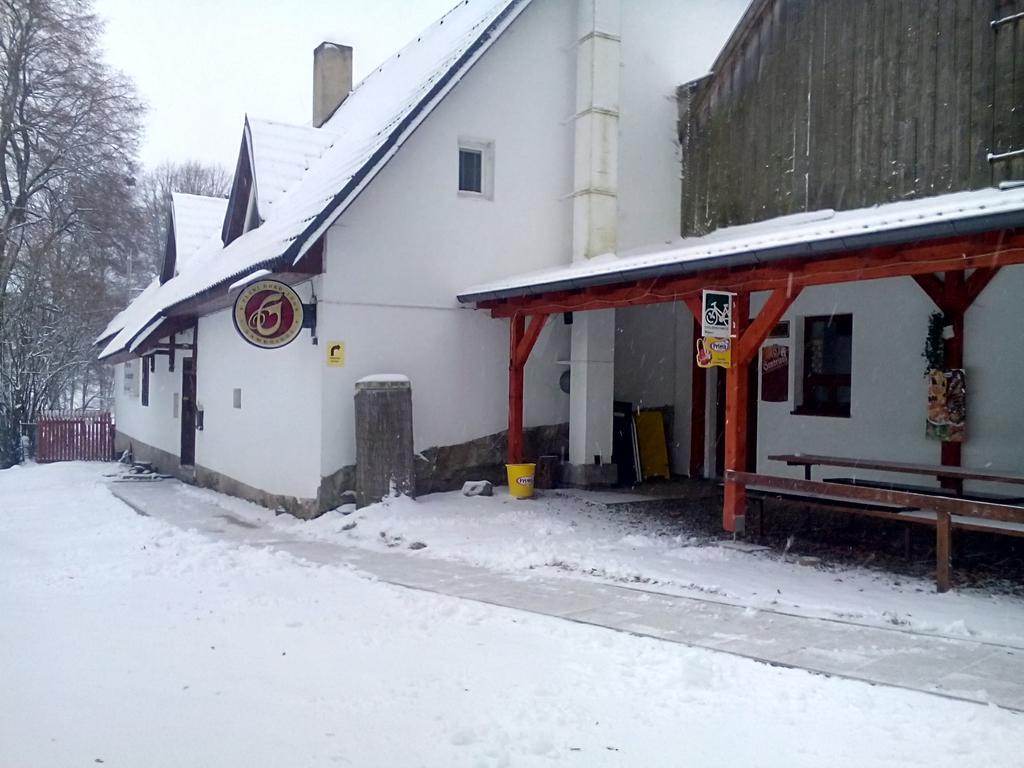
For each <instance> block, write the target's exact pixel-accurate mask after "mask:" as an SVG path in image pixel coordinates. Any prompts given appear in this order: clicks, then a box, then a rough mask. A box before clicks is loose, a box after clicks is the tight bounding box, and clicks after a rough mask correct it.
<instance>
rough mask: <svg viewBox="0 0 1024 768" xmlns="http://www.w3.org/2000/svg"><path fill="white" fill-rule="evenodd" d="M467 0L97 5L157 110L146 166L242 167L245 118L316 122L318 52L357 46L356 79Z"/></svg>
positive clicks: (116, 47)
mask: <svg viewBox="0 0 1024 768" xmlns="http://www.w3.org/2000/svg"><path fill="white" fill-rule="evenodd" d="M456 1H457V0H172V1H171V2H167V0H96V11H97V13H98V14H99V15H100V16H102V17H103V18H105V19H106V22H107V34H106V47H107V58H108V61H109V63H110V64H112V65H113V66H115V67H117V68H118V69H120V70H122V71H123V72H125V73H126V74H128V75H130V76H131V77H132V78H133V79H134V80H135V82H136V84H137V86H138V89H139V93H140V95H141V96H142V97H143V98H144V99H145V100H146V102H147V103H148V105H149V109H150V111H149V115H148V117H147V120H146V138H145V143H144V145H143V147H142V161H143V163H145V164H146V165H148V166H153V165H155V164H156V163H158V162H160V161H162V160H177V161H183V160H188V159H190V158H194V159H198V160H202V161H204V162H208V163H214V162H215V163H220V164H221V165H223V166H225V167H227V168H228V170H232V171H233V170H234V164H235V160H236V158H237V155H238V144H239V141H240V140H241V137H242V120H243V117H244V116H245V114H246V112H248V113H250V114H252V115H253V116H254V117H263V118H268V119H275V120H283V121H285V122H291V123H303V122H307V121H308V120H309V119H310V116H311V111H312V98H313V97H312V89H313V49H314V48H315V47H316V46H317V45H318V44H319V43H321V42H323V41H324V40H331V41H334V42H340V43H346V44H348V45H351V46H353V47H354V48H355V62H354V66H355V80H356V81H357V82H358V81H359V80H360V79H361V78H362V77H363V76H365V75H366V74H367V73H368V72H369V71H370V70H371V69H372V68H373V67H374V66H376V65H377V64H379V63H380V62H381V61H383V60H384V59H386V58H387V57H388V56H390V55H391V54H392V53H393V52H394V51H395V50H397V49H398V48H400V47H401V46H402V45H404V44H405V43H406V42H408V41H409V40H410V39H412V38H413V37H415V36H416V33H417V32H419V31H420V30H421V29H423V28H424V27H426V26H427V25H429V24H430V23H431V22H433V21H434V20H435V19H437V18H438V17H440V16H441V15H442V14H444V13H445V12H446V11H447V10H449V9H450V8H451V7H452V6H454V5H455V4H456Z"/></svg>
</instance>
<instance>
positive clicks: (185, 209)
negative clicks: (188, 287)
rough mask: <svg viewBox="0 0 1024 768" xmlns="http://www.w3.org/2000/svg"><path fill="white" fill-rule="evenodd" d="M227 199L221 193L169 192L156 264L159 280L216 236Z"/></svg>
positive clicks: (168, 276)
mask: <svg viewBox="0 0 1024 768" xmlns="http://www.w3.org/2000/svg"><path fill="white" fill-rule="evenodd" d="M227 204H228V201H227V200H225V199H224V198H223V197H206V196H204V195H188V194H185V193H183V192H174V193H172V194H171V206H170V210H169V211H168V213H167V241H166V243H165V245H164V260H163V264H162V265H161V266H160V282H161V283H166V282H167V281H168V280H170V279H171V278H172V277H174V276H175V275H177V274H179V273H180V272H181V270H182V269H183V268H184V266H185V265H186V264H187V263H188V262H189V260H191V258H192V257H193V256H194V255H195V254H196V253H197V252H198V251H199V250H200V248H201V247H202V246H203V245H204V244H205V243H208V242H209V241H210V239H211V238H213V237H215V236H216V232H217V229H218V227H219V225H220V223H221V221H222V220H223V219H224V209H225V208H226V207H227Z"/></svg>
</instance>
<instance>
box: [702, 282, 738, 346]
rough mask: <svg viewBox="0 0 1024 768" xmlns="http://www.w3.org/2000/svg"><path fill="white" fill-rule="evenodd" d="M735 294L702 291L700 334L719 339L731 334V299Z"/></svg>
mask: <svg viewBox="0 0 1024 768" xmlns="http://www.w3.org/2000/svg"><path fill="white" fill-rule="evenodd" d="M735 295H736V294H735V293H729V292H728V291H707V290H706V291H704V300H703V302H702V303H701V336H705V337H707V336H711V337H714V338H719V339H721V338H726V339H728V338H729V337H730V336H732V300H733V297H734V296H735Z"/></svg>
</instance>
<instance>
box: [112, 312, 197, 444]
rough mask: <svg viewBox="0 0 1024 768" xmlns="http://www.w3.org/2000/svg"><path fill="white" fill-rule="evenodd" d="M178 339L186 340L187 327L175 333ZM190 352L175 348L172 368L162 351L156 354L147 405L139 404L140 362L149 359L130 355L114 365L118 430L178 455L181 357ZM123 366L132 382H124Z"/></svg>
mask: <svg viewBox="0 0 1024 768" xmlns="http://www.w3.org/2000/svg"><path fill="white" fill-rule="evenodd" d="M178 342H179V343H181V344H190V343H191V342H192V333H191V331H185V332H183V333H181V334H179V335H178ZM191 356H192V353H191V352H189V351H178V352H177V353H176V356H175V366H174V371H169V370H168V358H167V356H166V355H161V356H158V357H157V358H156V364H155V366H154V368H155V370H153V371H151V372H150V373H149V405H143V404H142V399H143V398H142V380H143V373H142V366H143V365H147V366H148V365H149V361H148V360H145V361H143V360H139V359H133V360H129V361H128V362H126V363H121V364H119V365H117V366H115V367H114V420H115V423H116V425H117V431H118V432H120V433H121V434H122V435H125V436H130V437H131V438H133V439H134V440H135V441H139V442H142V443H144V444H145V445H147V446H151V447H153V448H156V449H157V450H159V451H163V452H164V453H167V454H169V455H171V456H179V455H180V453H181V383H182V381H181V372H182V368H183V367H184V366H183V364H182V360H183V359H185V358H190V357H191ZM126 368H127V369H128V370H129V371H130V372H131V374H132V375H133V376H134V383H132V382H129V383H128V384H127V385H126V382H125V370H126ZM119 447H122V446H120V445H119Z"/></svg>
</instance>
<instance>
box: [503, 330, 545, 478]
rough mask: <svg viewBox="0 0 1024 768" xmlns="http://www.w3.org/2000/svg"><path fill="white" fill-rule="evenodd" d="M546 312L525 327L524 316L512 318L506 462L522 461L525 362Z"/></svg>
mask: <svg viewBox="0 0 1024 768" xmlns="http://www.w3.org/2000/svg"><path fill="white" fill-rule="evenodd" d="M547 319H548V316H547V315H536V316H535V317H534V318H533V319H532V320H531V321H530V324H529V326H527V324H526V315H516V316H515V317H513V318H512V321H511V323H510V329H509V354H508V358H509V359H508V463H509V464H521V463H522V461H523V386H524V381H525V372H526V361H527V360H529V359H530V352H532V351H533V347H534V345H535V344H536V343H537V339H538V338H540V332H541V331H542V330H544V325H545V323H546V322H547Z"/></svg>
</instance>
